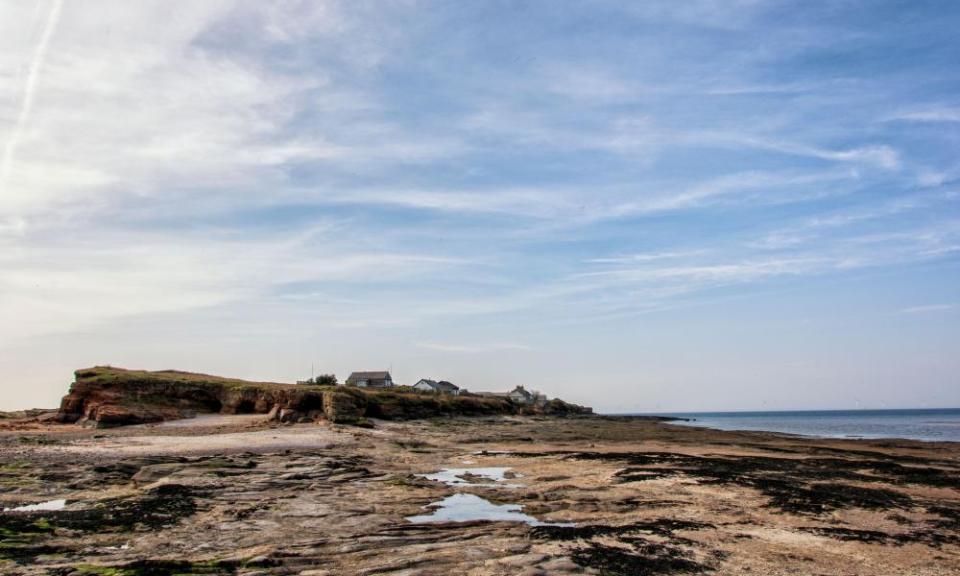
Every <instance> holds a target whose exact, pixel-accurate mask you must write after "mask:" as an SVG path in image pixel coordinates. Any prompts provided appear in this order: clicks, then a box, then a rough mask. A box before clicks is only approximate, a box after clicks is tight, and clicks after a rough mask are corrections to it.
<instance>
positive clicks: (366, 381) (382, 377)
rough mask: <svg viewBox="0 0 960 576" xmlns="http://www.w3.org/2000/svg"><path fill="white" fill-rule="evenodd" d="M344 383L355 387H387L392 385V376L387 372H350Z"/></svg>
mask: <svg viewBox="0 0 960 576" xmlns="http://www.w3.org/2000/svg"><path fill="white" fill-rule="evenodd" d="M344 384H345V385H346V386H355V387H357V388H389V387H391V386H393V378H391V377H390V373H389V372H352V373H351V374H350V377H349V378H347V381H346V382H344Z"/></svg>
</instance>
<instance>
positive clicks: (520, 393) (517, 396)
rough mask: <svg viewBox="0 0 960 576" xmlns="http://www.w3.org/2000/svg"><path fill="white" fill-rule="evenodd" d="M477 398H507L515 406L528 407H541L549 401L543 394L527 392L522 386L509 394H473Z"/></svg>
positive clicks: (533, 391)
mask: <svg viewBox="0 0 960 576" xmlns="http://www.w3.org/2000/svg"><path fill="white" fill-rule="evenodd" d="M475 394H476V395H477V396H490V397H493V398H507V399H509V400H510V401H511V402H513V403H515V404H525V405H528V406H539V407H541V408H542V407H543V406H545V405H546V404H547V402H548V401H549V399H548V398H547V395H546V394H544V393H543V392H539V391H537V390H532V391H531V390H527V389H526V388H524V387H523V386H517V387H516V388H514V389H513V390H511V391H509V392H475Z"/></svg>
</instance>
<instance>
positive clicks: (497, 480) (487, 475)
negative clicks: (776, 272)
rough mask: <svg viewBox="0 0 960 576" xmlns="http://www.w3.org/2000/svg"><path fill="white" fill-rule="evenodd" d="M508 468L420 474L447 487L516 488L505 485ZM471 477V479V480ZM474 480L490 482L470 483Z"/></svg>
mask: <svg viewBox="0 0 960 576" xmlns="http://www.w3.org/2000/svg"><path fill="white" fill-rule="evenodd" d="M509 471H510V468H444V469H443V470H440V471H439V472H434V473H433V474H421V476H423V477H424V478H426V479H427V480H433V481H435V482H443V483H444V484H446V485H447V486H466V485H473V486H500V487H504V488H516V487H517V485H516V484H505V483H503V482H504V480H507V472H509ZM471 477H473V478H471ZM476 478H484V479H487V480H490V481H491V482H488V483H485V484H484V483H480V482H475V481H472V480H473V479H476Z"/></svg>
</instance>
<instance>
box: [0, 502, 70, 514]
mask: <svg viewBox="0 0 960 576" xmlns="http://www.w3.org/2000/svg"><path fill="white" fill-rule="evenodd" d="M66 505H67V501H66V500H49V501H47V502H40V503H38V504H27V505H25V506H17V507H16V508H4V509H3V511H4V512H37V511H56V510H63V508H64V507H65V506H66Z"/></svg>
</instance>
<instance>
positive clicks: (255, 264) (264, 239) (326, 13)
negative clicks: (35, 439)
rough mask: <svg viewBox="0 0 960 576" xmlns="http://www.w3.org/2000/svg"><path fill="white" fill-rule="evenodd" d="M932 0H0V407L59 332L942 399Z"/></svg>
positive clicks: (434, 373)
mask: <svg viewBox="0 0 960 576" xmlns="http://www.w3.org/2000/svg"><path fill="white" fill-rule="evenodd" d="M958 28H960V3H957V2H950V1H922V0H918V1H909V2H903V1H885V0H871V1H869V2H868V1H858V0H844V1H839V2H838V1H829V2H820V1H804V2H787V1H779V0H723V1H721V0H690V1H688V2H673V1H665V2H653V1H651V2H642V3H640V2H635V3H631V2H612V1H609V2H608V1H603V0H597V1H570V2H559V3H558V2H553V1H546V0H543V1H534V0H531V1H525V2H513V1H498V0H490V1H485V2H457V1H433V2H431V1H423V2H420V1H414V0H404V1H396V2H394V1H389V0H380V1H376V2H366V1H362V0H350V1H344V2H322V1H316V2H313V1H311V2H306V1H304V2H296V1H291V2H278V3H272V2H271V3H267V2H259V1H252V0H251V1H229V0H222V1H221V0H204V1H201V2H187V1H174V2H171V1H168V0H162V1H147V0H144V1H138V2H128V1H124V0H116V1H110V0H84V1H83V2H62V1H60V0H38V1H36V2H28V1H17V0H0V154H2V156H0V375H2V378H0V410H3V409H6V410H13V409H21V408H26V407H35V406H41V407H43V406H55V405H57V403H58V401H59V398H60V397H61V396H62V395H63V394H64V393H65V392H66V389H67V387H68V385H69V383H70V382H71V380H72V371H73V370H75V369H78V368H81V367H86V366H91V365H100V364H109V365H113V366H124V367H130V368H138V369H158V370H159V369H171V368H173V369H181V370H190V371H197V372H205V373H214V374H222V375H227V376H234V377H241V378H252V379H258V380H271V381H294V380H298V379H304V378H306V377H309V376H310V374H311V370H314V371H315V372H317V373H320V372H333V373H335V374H336V375H337V376H338V377H339V378H340V379H341V381H342V380H343V379H345V378H346V376H347V375H348V374H349V373H350V372H351V371H353V370H378V369H389V370H391V371H392V373H393V376H394V379H395V380H397V381H398V382H401V383H413V382H415V381H416V380H418V379H419V378H422V377H428V378H443V379H447V380H451V381H453V382H454V383H456V384H458V385H460V386H461V387H465V388H467V389H470V390H475V391H479V390H506V389H510V388H512V387H514V386H515V385H518V384H522V385H525V386H526V387H528V388H533V389H539V390H542V391H544V392H545V393H546V394H548V395H549V396H559V397H562V398H564V399H568V400H571V401H575V402H580V403H584V404H588V405H591V406H593V407H594V408H595V409H597V410H598V411H603V412H647V411H693V410H763V409H768V410H774V409H829V408H857V407H862V408H883V407H952V406H960V67H958V66H957V62H960V35H958V34H957V32H956V31H957V29H958Z"/></svg>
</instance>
